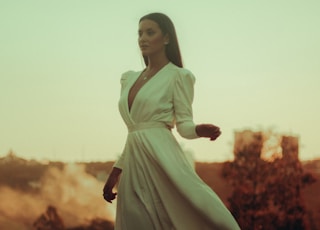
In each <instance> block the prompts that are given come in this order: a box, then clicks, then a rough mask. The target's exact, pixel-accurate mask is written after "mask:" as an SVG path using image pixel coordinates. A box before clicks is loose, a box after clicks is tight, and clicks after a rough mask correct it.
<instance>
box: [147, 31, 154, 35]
mask: <svg viewBox="0 0 320 230" xmlns="http://www.w3.org/2000/svg"><path fill="white" fill-rule="evenodd" d="M147 34H148V35H149V36H151V35H153V34H155V31H154V30H147Z"/></svg>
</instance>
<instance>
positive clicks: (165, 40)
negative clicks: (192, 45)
mask: <svg viewBox="0 0 320 230" xmlns="http://www.w3.org/2000/svg"><path fill="white" fill-rule="evenodd" d="M163 40H164V44H165V45H168V44H169V43H170V39H169V35H168V34H166V35H165V36H164V39H163Z"/></svg>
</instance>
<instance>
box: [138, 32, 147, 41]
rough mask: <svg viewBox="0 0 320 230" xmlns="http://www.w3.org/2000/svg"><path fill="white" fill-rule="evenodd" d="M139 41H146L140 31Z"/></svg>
mask: <svg viewBox="0 0 320 230" xmlns="http://www.w3.org/2000/svg"><path fill="white" fill-rule="evenodd" d="M138 40H139V42H145V41H146V38H145V35H144V33H142V34H140V36H139V39H138Z"/></svg>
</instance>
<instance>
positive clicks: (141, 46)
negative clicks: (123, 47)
mask: <svg viewBox="0 0 320 230" xmlns="http://www.w3.org/2000/svg"><path fill="white" fill-rule="evenodd" d="M148 47H149V46H147V45H140V49H145V48H148Z"/></svg>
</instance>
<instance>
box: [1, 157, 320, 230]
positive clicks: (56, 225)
mask: <svg viewBox="0 0 320 230" xmlns="http://www.w3.org/2000/svg"><path fill="white" fill-rule="evenodd" d="M258 156H259V154H258V155H254V154H247V153H246V151H244V152H241V153H239V154H237V156H236V157H235V161H233V162H224V163H201V162H197V163H196V171H197V173H198V174H199V176H200V177H201V178H202V179H203V180H204V181H205V182H206V183H207V184H208V185H209V186H210V187H212V188H213V190H214V191H215V192H216V193H217V194H218V195H219V196H220V197H221V199H222V200H223V201H224V203H225V204H226V205H227V206H228V207H229V208H230V210H231V212H232V213H233V214H234V216H235V217H236V219H237V221H238V222H239V224H240V225H241V227H242V229H246V230H250V229H253V230H256V229H267V230H272V229H289V230H290V229H310V230H317V229H320V228H319V226H320V199H319V198H318V197H319V192H320V160H314V161H308V162H300V161H299V160H298V158H290V157H289V158H288V157H287V158H286V157H282V158H276V159H274V160H272V161H266V160H263V159H261V158H260V157H258ZM79 164H81V165H83V164H84V165H85V170H86V172H87V173H88V174H90V175H93V176H94V177H96V178H98V175H99V173H101V172H103V173H108V172H109V171H110V169H111V167H112V165H113V162H91V163H79ZM52 166H54V167H57V168H60V169H62V168H63V167H64V163H62V162H48V163H46V164H44V163H39V162H37V161H27V160H24V159H21V158H18V157H16V156H15V155H14V154H13V153H9V154H8V155H7V156H6V157H4V158H0V187H1V186H8V187H11V188H13V189H15V190H18V191H23V192H26V193H34V194H36V193H37V190H38V188H37V187H36V186H30V183H33V182H37V181H39V180H40V179H41V176H42V175H43V174H44V173H45V172H46V170H47V169H48V168H49V167H52ZM101 202H103V201H101ZM0 214H1V211H0ZM63 219H64V218H63V216H59V210H57V209H56V207H55V206H54V204H52V206H48V208H47V210H43V214H42V215H41V216H39V217H38V218H37V219H35V220H33V228H34V229H37V230H45V229H47V230H53V229H56V230H60V229H61V230H100V229H104V230H108V229H113V223H112V222H110V221H108V220H103V219H99V218H97V219H93V220H91V221H90V222H88V223H87V224H86V225H81V226H74V227H68V226H65V225H64V221H63Z"/></svg>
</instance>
